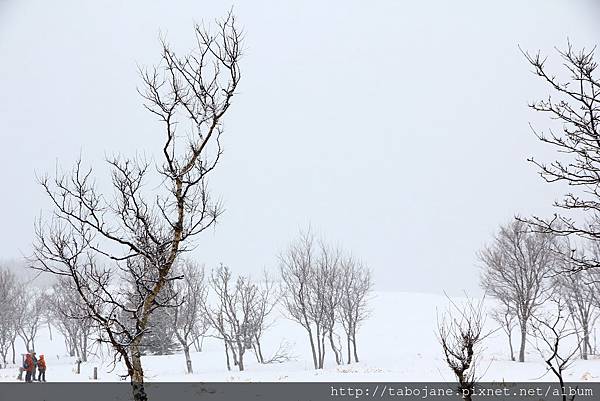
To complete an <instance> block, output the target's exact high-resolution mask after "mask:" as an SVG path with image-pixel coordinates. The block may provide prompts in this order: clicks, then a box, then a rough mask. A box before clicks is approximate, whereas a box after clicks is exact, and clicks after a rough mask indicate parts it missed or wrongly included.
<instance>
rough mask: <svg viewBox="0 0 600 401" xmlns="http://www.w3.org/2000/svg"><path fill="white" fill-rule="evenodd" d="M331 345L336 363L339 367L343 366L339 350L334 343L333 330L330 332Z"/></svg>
mask: <svg viewBox="0 0 600 401" xmlns="http://www.w3.org/2000/svg"><path fill="white" fill-rule="evenodd" d="M329 344H330V345H331V350H332V351H333V354H334V355H335V363H337V364H338V365H341V364H342V358H341V356H340V353H339V351H338V349H337V348H336V346H335V342H334V341H333V330H329Z"/></svg>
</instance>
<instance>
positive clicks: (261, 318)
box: [251, 271, 287, 363]
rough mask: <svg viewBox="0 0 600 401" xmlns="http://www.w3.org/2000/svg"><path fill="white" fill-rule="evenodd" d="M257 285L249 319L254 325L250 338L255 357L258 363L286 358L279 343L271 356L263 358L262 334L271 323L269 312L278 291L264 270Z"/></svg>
mask: <svg viewBox="0 0 600 401" xmlns="http://www.w3.org/2000/svg"><path fill="white" fill-rule="evenodd" d="M257 287H258V292H257V297H256V301H255V302H254V304H253V305H251V307H252V309H251V313H252V318H251V321H252V325H253V326H254V327H253V329H252V331H253V332H254V338H253V339H252V346H253V347H254V353H255V354H256V359H257V360H258V362H259V363H271V362H281V361H282V360H285V359H286V355H287V350H286V349H285V347H282V345H280V347H279V349H278V350H277V351H276V352H275V354H273V356H272V357H270V358H269V359H265V357H264V355H263V350H262V344H261V342H262V338H263V335H264V334H265V332H266V331H267V329H268V328H269V327H271V325H272V323H273V322H272V320H271V314H272V312H273V309H274V308H275V306H276V305H277V304H278V302H279V292H278V291H277V288H276V287H275V283H274V282H273V280H271V278H270V277H269V275H268V274H267V272H266V271H265V272H264V273H263V279H262V281H261V282H260V283H259V284H258V285H257Z"/></svg>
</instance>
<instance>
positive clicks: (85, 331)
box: [46, 277, 94, 362]
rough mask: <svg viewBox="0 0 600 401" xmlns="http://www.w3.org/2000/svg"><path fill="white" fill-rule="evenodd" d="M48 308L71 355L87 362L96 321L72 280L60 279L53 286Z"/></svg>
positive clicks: (48, 297) (51, 319)
mask: <svg viewBox="0 0 600 401" xmlns="http://www.w3.org/2000/svg"><path fill="white" fill-rule="evenodd" d="M46 307H47V314H48V315H49V320H50V321H51V322H52V323H53V324H54V325H55V326H56V327H57V328H58V330H59V331H60V333H61V334H62V335H63V337H64V338H65V344H66V346H67V349H68V351H69V354H70V355H71V356H77V358H78V359H80V360H81V361H82V362H87V357H88V348H89V347H88V342H89V340H90V337H91V335H92V331H93V325H94V321H93V320H92V319H91V318H90V316H89V313H88V311H87V308H86V307H85V305H83V304H82V303H81V300H80V297H79V294H78V293H77V290H76V288H75V286H74V285H73V283H72V281H71V280H69V279H67V278H66V277H59V278H58V280H57V282H56V284H54V285H53V286H52V293H50V294H49V295H48V296H47V302H46Z"/></svg>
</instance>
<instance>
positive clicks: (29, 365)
mask: <svg viewBox="0 0 600 401" xmlns="http://www.w3.org/2000/svg"><path fill="white" fill-rule="evenodd" d="M23 369H24V370H25V381H26V382H27V383H31V375H32V374H33V358H32V357H31V354H27V355H26V356H25V362H23Z"/></svg>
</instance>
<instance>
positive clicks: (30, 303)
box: [18, 288, 44, 351]
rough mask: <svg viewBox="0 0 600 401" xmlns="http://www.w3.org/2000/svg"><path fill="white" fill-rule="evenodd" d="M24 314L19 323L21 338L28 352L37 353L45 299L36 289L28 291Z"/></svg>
mask: <svg viewBox="0 0 600 401" xmlns="http://www.w3.org/2000/svg"><path fill="white" fill-rule="evenodd" d="M26 293H27V294H26V295H25V297H26V301H25V309H24V313H23V314H21V315H20V317H21V319H20V320H19V322H18V332H19V337H21V339H22V340H23V342H24V343H25V347H26V348H27V350H28V351H35V338H36V336H37V333H38V330H39V328H40V327H41V326H42V324H43V318H44V297H43V296H42V294H40V293H39V292H38V290H37V289H36V288H29V289H28V290H27V291H26Z"/></svg>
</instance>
